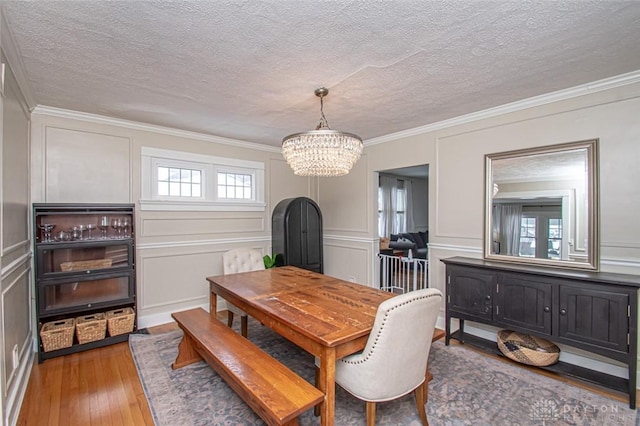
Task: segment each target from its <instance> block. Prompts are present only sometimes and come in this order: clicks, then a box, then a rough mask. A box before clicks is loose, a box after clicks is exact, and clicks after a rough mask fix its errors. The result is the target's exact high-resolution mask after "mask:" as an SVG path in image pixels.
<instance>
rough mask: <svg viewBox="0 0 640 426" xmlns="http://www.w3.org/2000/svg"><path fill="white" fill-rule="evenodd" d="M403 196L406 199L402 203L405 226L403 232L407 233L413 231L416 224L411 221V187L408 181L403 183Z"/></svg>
mask: <svg viewBox="0 0 640 426" xmlns="http://www.w3.org/2000/svg"><path fill="white" fill-rule="evenodd" d="M404 194H405V197H406V199H405V203H404V216H405V226H404V230H403V232H407V231H408V230H412V231H413V230H414V229H416V224H415V221H414V220H413V186H412V184H411V181H410V180H408V179H405V181H404Z"/></svg>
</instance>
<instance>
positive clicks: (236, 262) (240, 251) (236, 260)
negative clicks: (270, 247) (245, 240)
mask: <svg viewBox="0 0 640 426" xmlns="http://www.w3.org/2000/svg"><path fill="white" fill-rule="evenodd" d="M222 269H223V272H224V274H225V275H226V274H237V273H239V272H250V271H260V270H262V269H265V268H264V261H263V260H262V253H261V252H260V251H259V250H256V249H249V248H237V249H233V250H229V251H228V252H226V253H224V254H223V255H222Z"/></svg>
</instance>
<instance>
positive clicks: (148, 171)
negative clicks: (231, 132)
mask: <svg viewBox="0 0 640 426" xmlns="http://www.w3.org/2000/svg"><path fill="white" fill-rule="evenodd" d="M141 154H142V164H141V166H142V167H141V169H142V179H141V180H142V197H141V199H140V209H141V210H166V211H265V209H266V203H265V202H264V163H261V162H257V161H249V160H240V159H237V158H225V157H214V156H211V155H204V154H195V153H189V152H183V151H173V150H168V149H160V148H151V147H146V146H143V147H142V150H141ZM158 165H160V166H169V167H178V168H188V169H196V170H201V171H202V173H203V179H202V192H201V194H202V197H193V198H189V197H180V198H178V197H164V196H162V197H161V196H159V195H158V193H157V191H158V189H157V185H156V182H157V181H156V176H157V175H156V173H157V172H156V170H157V169H156V167H157V166H158ZM218 171H221V172H229V173H241V174H250V175H252V177H253V180H254V185H253V189H252V198H253V199H252V200H243V199H218V197H217V194H218V191H217V176H218Z"/></svg>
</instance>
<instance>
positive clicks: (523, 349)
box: [498, 330, 560, 367]
mask: <svg viewBox="0 0 640 426" xmlns="http://www.w3.org/2000/svg"><path fill="white" fill-rule="evenodd" d="M498 348H499V349H500V351H501V352H502V353H503V354H504V355H505V356H506V357H507V358H510V359H512V360H514V361H517V362H520V363H522V364H527V365H534V366H536V367H543V366H546V365H551V364H555V363H556V362H558V358H560V348H558V347H557V346H556V345H554V344H553V343H551V342H550V341H548V340H545V339H542V338H540V337H535V336H529V335H528V334H522V333H517V332H515V331H511V330H501V331H499V332H498Z"/></svg>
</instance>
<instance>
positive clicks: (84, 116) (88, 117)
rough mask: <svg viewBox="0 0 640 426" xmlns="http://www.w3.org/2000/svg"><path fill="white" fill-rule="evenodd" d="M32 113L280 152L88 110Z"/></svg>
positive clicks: (41, 107)
mask: <svg viewBox="0 0 640 426" xmlns="http://www.w3.org/2000/svg"><path fill="white" fill-rule="evenodd" d="M32 114H39V115H47V116H51V117H60V118H70V119H74V120H80V121H84V122H88V123H96V124H107V125H110V126H118V127H123V128H127V129H132V130H141V131H144V132H153V133H160V134H163V135H169V136H177V137H181V138H187V139H195V140H200V141H205V142H212V143H218V144H223V145H231V146H236V147H240V148H248V149H254V150H258V151H267V152H274V153H280V152H281V150H280V148H279V147H275V146H271V145H264V144H259V143H255V142H247V141H242V140H239V139H230V138H224V137H222V136H214V135H207V134H204V133H198V132H191V131H188V130H180V129H173V128H171V127H164V126H158V125H155V124H147V123H141V122H138V121H130V120H124V119H121V118H113V117H107V116H104V115H98V114H90V113H88V112H80V111H73V110H68V109H62V108H56V107H50V106H45V105H38V106H37V107H35V108H34V109H33V111H32Z"/></svg>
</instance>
